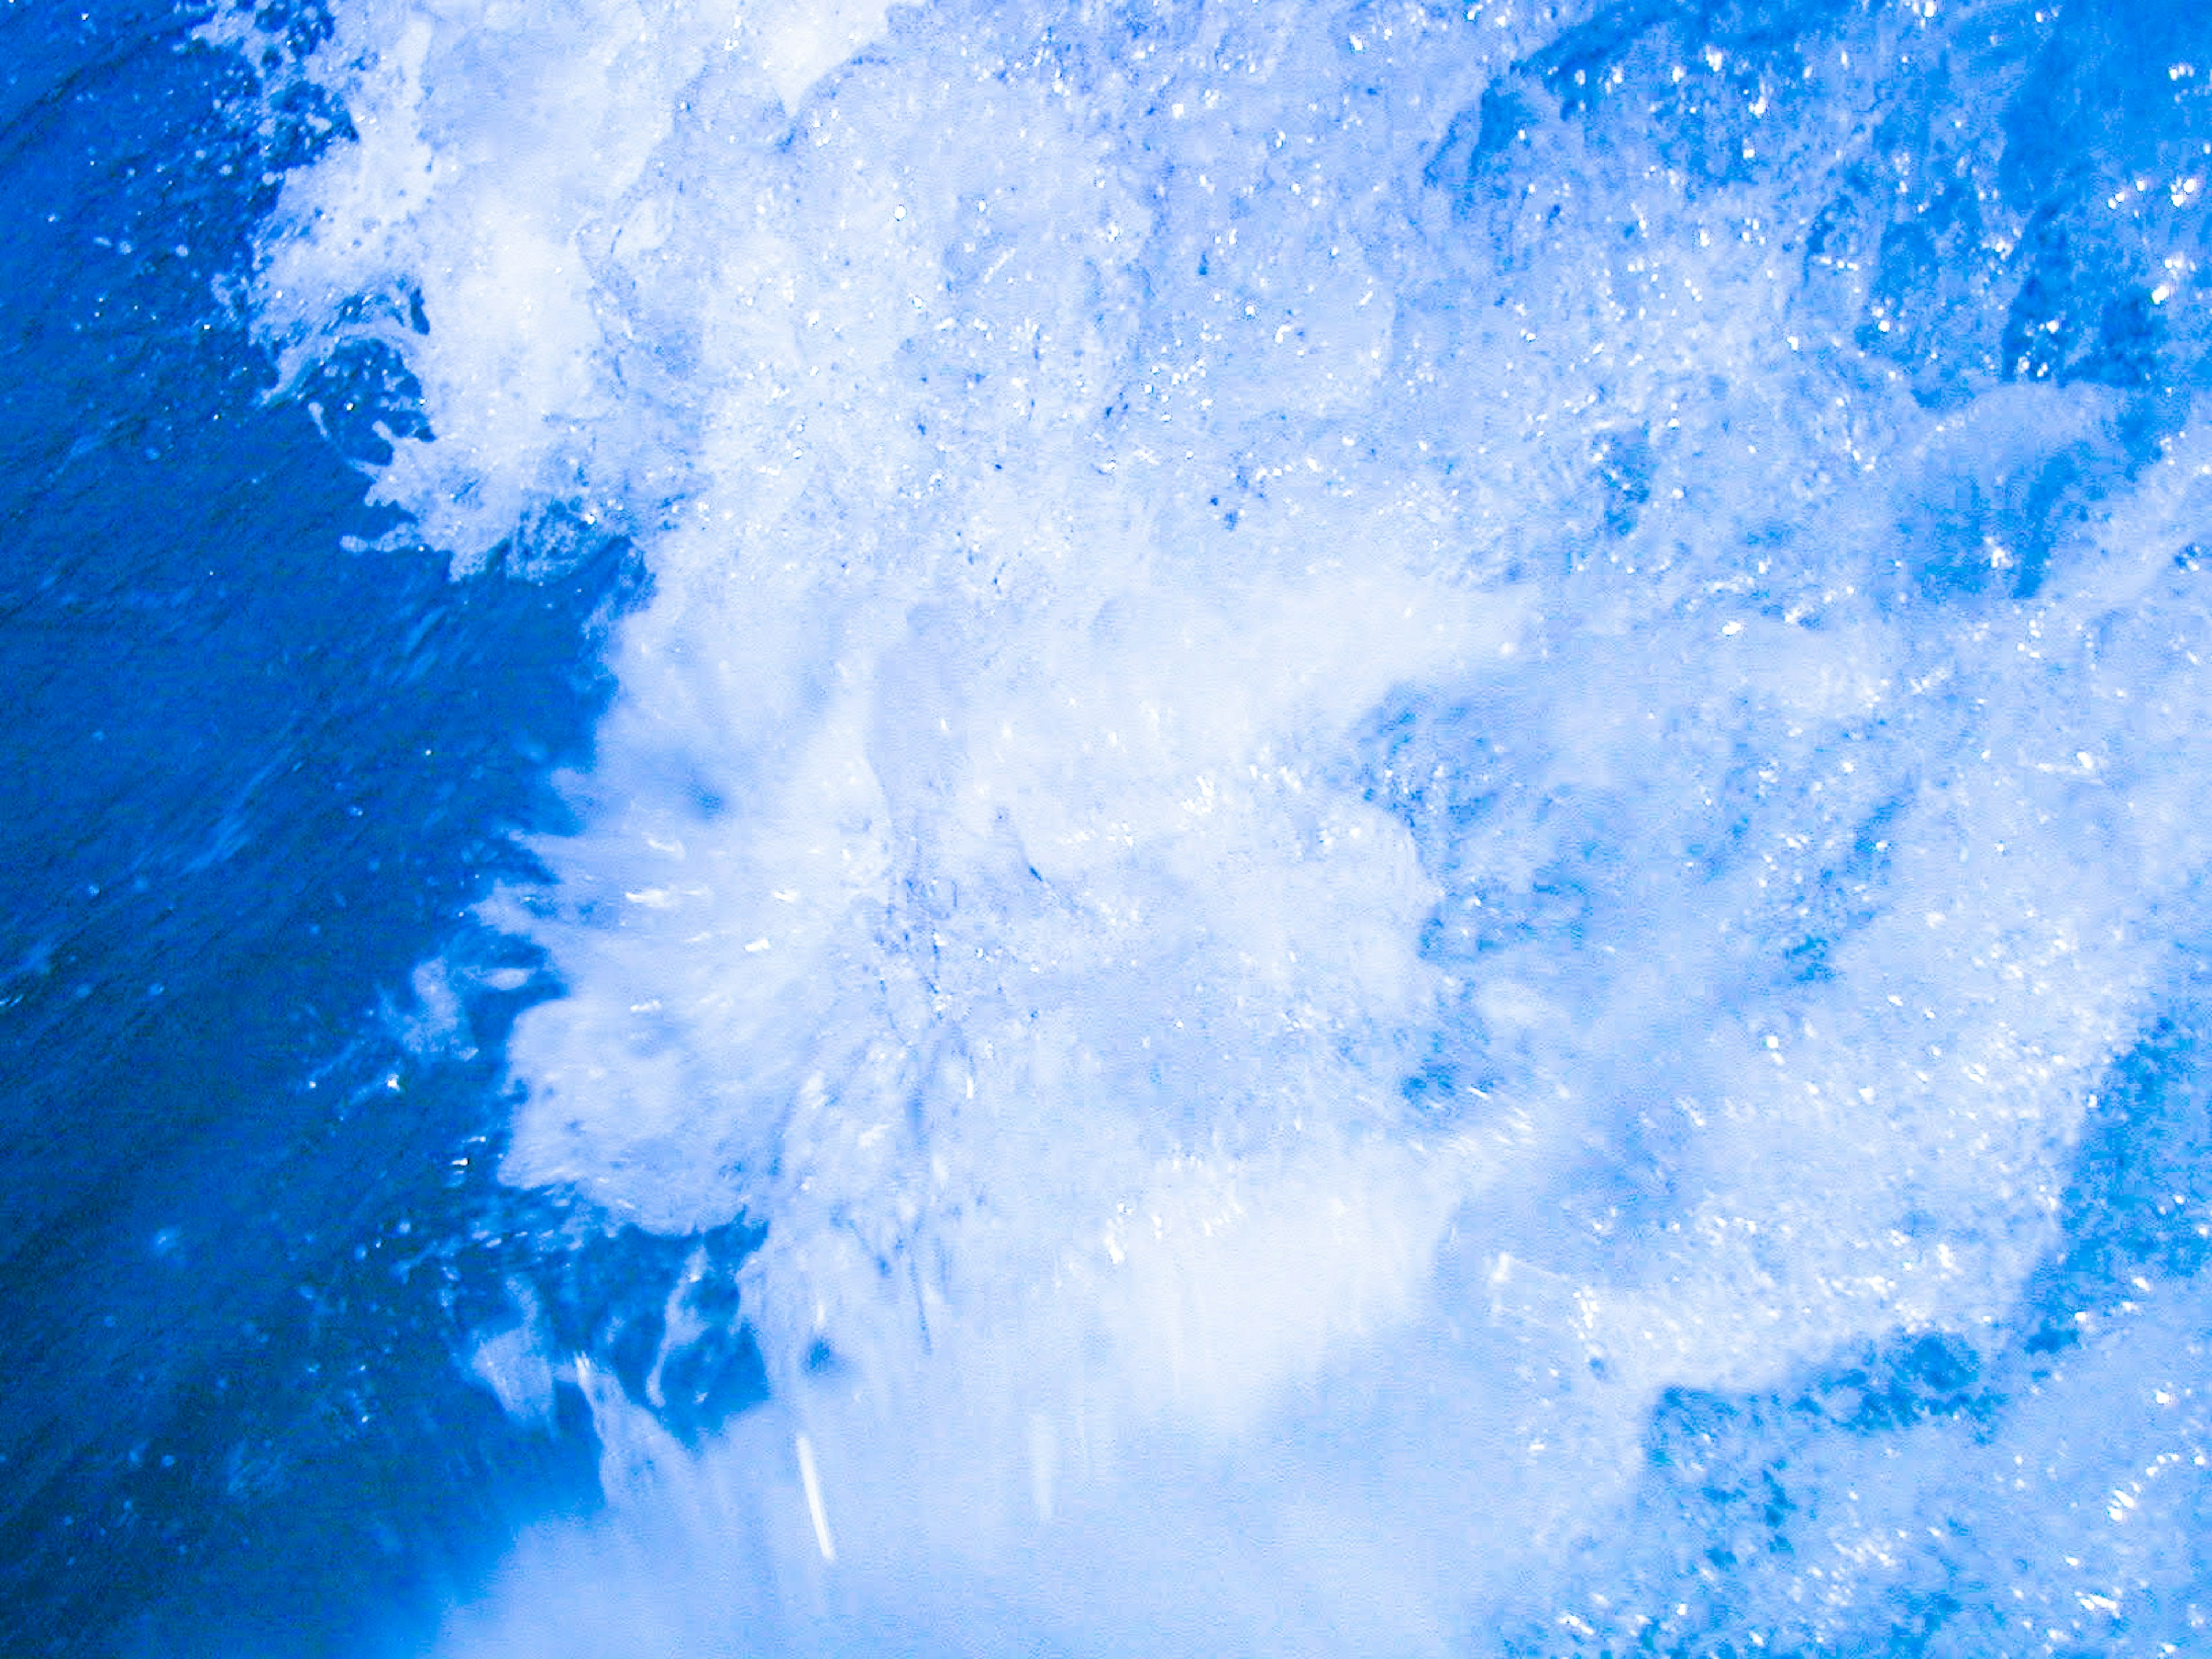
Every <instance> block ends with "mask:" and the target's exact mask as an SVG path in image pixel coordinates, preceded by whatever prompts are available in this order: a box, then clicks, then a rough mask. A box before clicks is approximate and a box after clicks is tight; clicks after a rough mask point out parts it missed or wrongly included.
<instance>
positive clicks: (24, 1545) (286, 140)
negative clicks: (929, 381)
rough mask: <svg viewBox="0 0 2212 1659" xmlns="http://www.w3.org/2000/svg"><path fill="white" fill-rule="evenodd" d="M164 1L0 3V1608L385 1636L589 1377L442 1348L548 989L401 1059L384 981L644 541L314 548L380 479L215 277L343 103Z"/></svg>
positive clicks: (246, 1631)
mask: <svg viewBox="0 0 2212 1659" xmlns="http://www.w3.org/2000/svg"><path fill="white" fill-rule="evenodd" d="M197 21H198V17H197V15H196V14H194V13H192V12H191V11H184V12H178V11H173V10H171V9H168V8H167V7H164V6H159V5H146V4H140V3H131V0H120V3H99V4H95V5H92V6H89V7H80V6H77V5H73V4H54V3H30V4H25V3H16V4H11V5H9V7H8V9H7V10H6V12H5V14H4V15H0V75H3V76H4V82H0V85H4V91H0V350H4V352H5V354H6V356H5V368H4V371H0V713H4V720H0V896H4V902H0V1170H4V1180H0V1308H4V1310H5V1315H4V1321H0V1329H4V1335H0V1342H3V1343H4V1348H5V1354H6V1360H5V1364H4V1367H0V1653H6V1654H9V1655H24V1656H29V1655H33V1654H60V1653H68V1654H80V1653H82V1654H108V1653H113V1654H139V1653H149V1654H150V1653H161V1654H177V1655H188V1654H197V1653H216V1652H252V1653H262V1654H270V1655H289V1654H299V1655H307V1654H321V1653H337V1652H341V1651H352V1650H357V1649H358V1647H359V1646H360V1644H361V1643H362V1639H363V1638H366V1637H368V1636H370V1635H372V1634H374V1632H378V1631H379V1630H380V1629H385V1628H386V1627H387V1626H389V1627H390V1633H391V1635H392V1637H393V1638H394V1639H399V1638H404V1636H405V1635H406V1634H407V1633H408V1631H409V1628H410V1627H409V1626H407V1624H406V1619H407V1617H408V1616H409V1614H410V1610H412V1613H414V1614H416V1615H421V1614H422V1613H426V1612H427V1611H428V1609H429V1608H431V1607H434V1606H435V1603H436V1601H438V1599H439V1598H440V1597H441V1595H444V1594H446V1593H447V1592H448V1591H450V1590H451V1589H453V1588H454V1587H455V1586H456V1585H458V1584H460V1583H465V1581H466V1577H467V1575H468V1574H469V1573H470V1572H471V1571H473V1570H474V1569H475V1568H476V1566H477V1565H479V1564H480V1563H482V1562H483V1560H485V1559H488V1558H489V1555H490V1554H491V1553H493V1552H495V1551H496V1549H497V1548H498V1547H499V1545H500V1544H501V1541H503V1539H504V1537H505V1536H506V1532H505V1528H507V1525H508V1524H509V1523H510V1522H511V1521H512V1520H513V1518H514V1517H515V1516H520V1515H525V1514H529V1513H533V1512H537V1511H539V1510H544V1509H545V1508H547V1507H549V1506H550V1507H562V1506H569V1505H573V1504H579V1503H583V1502H586V1501H588V1499H589V1498H590V1496H591V1494H592V1491H593V1475H592V1444H591V1442H590V1439H589V1436H588V1433H587V1432H586V1430H585V1427H584V1425H582V1423H581V1421H580V1413H579V1412H577V1411H575V1410H570V1411H569V1412H568V1416H567V1417H566V1418H565V1419H564V1420H563V1422H562V1424H561V1425H558V1427H557V1429H556V1431H553V1432H541V1433H535V1434H532V1433H525V1432H523V1431H519V1430H516V1429H513V1428H512V1427H510V1426H509V1425H508V1424H507V1421H506V1419H504V1418H503V1416H502V1415H501V1413H500V1411H499V1409H498V1407H496V1405H495V1403H494V1402H493V1401H492V1400H491V1399H490V1397H489V1395H486V1394H485V1393H484V1392H483V1390H482V1389H479V1388H477V1387H474V1386H471V1384H470V1383H468V1382H467V1381H466V1380H465V1376H464V1372H463V1370H462V1369H461V1367H460V1366H459V1364H457V1362H456V1359H455V1354H456V1352H458V1351H459V1348H460V1347H461V1346H462V1341H461V1336H460V1333H462V1332H464V1331H465V1330H466V1329H468V1328H471V1326H473V1325H475V1324H477V1323H479V1322H481V1321H482V1320H483V1319H484V1318H485V1317H487V1316H493V1315H495V1314H496V1313H497V1311H498V1309H499V1307H500V1305H501V1298H503V1297H504V1296H505V1295H506V1292H505V1291H504V1289H503V1288H502V1287H503V1283H504V1280H505V1279H506V1277H507V1274H508V1273H511V1272H517V1271H521V1272H528V1271H531V1270H532V1264H534V1263H536V1262H538V1261H539V1260H540V1259H541V1258H547V1257H548V1256H549V1252H547V1251H546V1250H545V1249H544V1248H542V1246H540V1245H539V1244H538V1243H532V1239H533V1238H534V1237H538V1235H540V1234H542V1233H544V1232H545V1231H548V1230H555V1231H557V1230H558V1229H559V1228H560V1227H561V1226H562V1225H564V1224H563V1218H562V1216H561V1215H560V1214H559V1213H558V1212H556V1211H553V1210H550V1209H547V1208H544V1207H542V1206H541V1207H539V1208H538V1209H534V1210H531V1211H529V1212H527V1213H525V1212H523V1211H522V1210H521V1209H520V1208H519V1207H518V1206H514V1205H512V1204H510V1203H508V1202H507V1200H504V1199H502V1198H501V1197H500V1196H499V1195H498V1194H497V1192H496V1190H495V1187H494V1185H493V1183H492V1182H491V1178H490V1170H489V1165H490V1162H491V1159H490V1158H489V1157H488V1156H487V1155H486V1154H487V1151H488V1147H489V1142H488V1141H487V1139H485V1138H486V1137H488V1136H489V1135H492V1134H494V1133H495V1129H496V1118H497V1103H496V1100H495V1092H494V1079H495V1055H496V1054H497V1052H498V1048H499V1042H498V1037H499V1032H500V1029H501V1023H502V1022H503V1021H504V1019H506V1018H510V1017H511V1015H512V1013H513V1008H514V1006H517V1005H518V1004H519V1002H520V1000H521V999H523V998H525V997H527V996H530V995H533V994H538V991H536V990H534V989H531V988H526V989H524V990H522V991H520V992H517V993H515V994H511V995H508V996H506V997H505V998H503V999H502V998H499V997H493V998H489V999H486V1000H480V1002H479V1004H478V1006H477V1010H476V1014H477V1019H478V1021H479V1024H480V1029H479V1030H478V1032H477V1042H476V1044H475V1046H476V1048H477V1050H478V1051H479V1052H478V1057H477V1058H473V1059H457V1060H453V1062H452V1063H450V1064H448V1065H447V1066H445V1067H444V1068H442V1070H441V1072H440V1073H438V1074H437V1075H435V1076H425V1075H423V1074H422V1068H420V1067H419V1066H413V1065H411V1064H410V1062H408V1061H407V1060H406V1057H405V1055H404V1054H403V1053H402V1052H401V1051H400V1049H399V1048H398V1045H397V1043H396V1042H393V1041H392V1040H391V1039H390V1038H389V1037H388V1036H385V1035H384V1025H385V1024H386V1022H383V1021H380V1018H379V1007H380V1000H381V999H384V998H386V997H388V996H392V995H396V994H402V993H403V992H404V987H405V985H406V983H407V978H408V974H409V971H410V968H411V967H412V966H413V964H414V963H416V962H417V961H418V960H420V959H421V958H422V957H424V956H425V955H427V954H428V953H431V952H432V951H435V950H436V949H437V948H438V947H439V946H440V945H441V944H443V943H445V942H446V941H447V940H448V939H451V938H453V936H454V935H455V933H456V932H457V930H459V929H460V928H461V927H462V921H461V919H462V918H463V917H464V915H465V912H466V910H467V908H468V907H469V905H470V904H471V902H472V901H473V900H474V899H475V898H477V896H480V895H481V894H482V893H483V892H484V891H485V890H486V888H487V886H488V884H489V883H490V882H491V881H492V880H493V879H495V877H497V876H498V875H499V874H501V872H507V873H509V874H512V873H514V872H517V871H519V870H520V868H521V860H520V858H519V856H518V855H517V854H515V853H514V852H513V850H512V848H511V847H510V845H509V843H508V842H507V838H506V837H507V832H508V831H510V830H511V829H515V828H518V827H530V826H540V827H543V826H545V825H547V824H549V823H552V822H553V821H554V819H553V817H552V816H551V814H552V813H553V811H554V809H553V807H552V805H551V803H550V796H549V794H548V792H547V790H546V787H545V785H544V777H545V775H546V773H547V770H548V769H549V767H550V765H551V764H552V763H555V762H556V761H559V760H562V759H566V760H568V761H571V762H574V761H576V760H578V759H580V758H581V757H582V756H583V748H584V744H585V742H586V734H587V732H588V729H589V726H590V723H591V720H592V717H593V715H594V713H595V711H596V710H597V709H598V708H599V706H600V705H601V702H603V699H604V696H605V687H604V685H603V684H602V683H601V680H600V678H599V675H598V673H597V671H596V670H595V669H594V667H593V666H592V664H593V661H594V653H593V649H592V641H593V639H594V638H595V636H596V634H597V632H598V630H599V629H602V628H603V627H604V625H605V620H606V618H607V617H608V616H609V615H611V613H612V612H613V611H615V610H617V609H618V608H619V606H620V605H622V604H623V602H624V599H625V596H626V595H627V594H629V592H633V591H634V590H635V570H634V562H633V561H632V560H631V559H630V557H629V555H628V553H627V550H624V549H623V548H621V547H620V546H610V547H607V548H604V549H602V550H599V553H598V554H597V556H595V557H593V558H591V559H588V560H586V562H584V563H583V564H582V566H581V567H580V568H578V569H577V570H575V571H574V573H573V574H571V575H570V576H569V577H568V578H566V579H565V580H562V581H560V582H557V583H554V584H551V585H548V586H528V585H525V584H521V583H514V582H508V581H506V580H499V579H496V578H494V579H489V580H483V581H478V582H474V583H468V584H459V585H455V584H452V583H449V582H448V581H447V578H446V574H445V567H444V561H443V559H442V558H441V557H440V556H437V555H435V554H432V553H429V552H427V551H424V550H419V549H416V550H409V549H403V550H398V551H390V552H348V551H346V550H344V547H343V538H348V537H356V538H373V537H374V536H375V535H377V534H378V533H379V532H382V531H384V530H386V529H387V528H388V527H389V526H388V524H387V523H386V521H384V520H381V519H380V518H379V517H378V516H377V515H376V514H374V513H372V512H370V511H369V510H368V509H366V508H365V507H363V506H362V496H363V484H364V480H363V477H362V475H361V473H360V472H359V471H356V469H355V468H354V467H352V466H351V465H349V464H348V463H347V460H346V459H345V458H344V457H343V455H342V454H341V453H338V451H337V449H336V448H335V447H333V445H332V444H331V442H330V441H326V440H325V437H324V435H322V433H321V432H320V431H319V430H318V428H317V426H316V424H315V422H313V420H312V419H311V418H310V416H309V415H308V414H307V412H306V410H304V408H303V407H302V406H301V403H300V402H299V401H297V400H291V401H283V402H277V403H274V404H271V403H269V402H266V401H265V400H264V394H265V393H266V392H267V390H268V387H269V385H270V370H269V368H268V365H267V364H266V362H264V359H263V357H262V356H259V355H258V354H257V353H256V352H255V351H254V350H253V349H251V347H250V346H249V344H248V343H247V341H246V338H245V336H244V332H243V329H242V326H241V325H240V322H239V321H238V320H237V319H235V318H234V317H233V316H232V315H230V314H228V313H227V312H226V310H225V308H224V307H223V306H222V305H221V304H220V303H219V302H218V300H217V298H216V284H217V283H218V282H219V280H221V279H222V278H224V277H225V276H236V275H237V274H239V273H241V272H242V271H244V270H246V267H247V264H248V262H249V257H250V247H249V242H250V238H251V235H252V230H253V228H254V226H255V224H256V222H257V221H258V218H259V217H260V216H262V215H263V214H264V212H265V211H266V210H267V209H268V208H269V206H270V203H271V201H272V199H273V195H274V190H275V187H276V183H277V181H278V179H279V178H280V176H281V173H282V170H283V168H284V167H287V166H288V165H291V164H295V163H296V162H297V161H300V160H301V159H303V158H304V157H305V156H307V155H310V154H312V153H313V149H314V148H315V146H317V145H318V144H319V143H325V142H328V141H329V140H330V139H331V137H332V136H333V135H334V134H342V131H343V118H342V117H338V116H337V115H336V112H331V111H326V110H323V109H320V108H319V107H318V106H317V105H316V102H315V100H313V99H299V100H294V102H293V104H292V106H291V107H289V109H287V110H281V111H279V112H277V113H276V117H275V118H271V119H268V120H264V119H262V118H261V115H260V112H258V111H256V110H254V109H253V108H252V106H250V105H246V104H241V102H240V100H242V99H245V98H246V96H247V95H248V94H251V93H252V91H253V90H254V88H253V85H252V77H251V76H249V75H248V74H247V72H246V70H245V68H244V67H243V66H242V65H241V64H240V63H239V61H238V60H237V59H235V58H228V57H226V56H225V55H222V54H220V53H217V52H214V51H211V50H210V49H208V48H206V47H205V46H198V45H195V44H193V43H192V42H191V40H190V39H189V35H190V31H191V27H192V26H193V24H194V23H195V22H197ZM272 21H273V22H274V23H275V24H276V29H275V30H274V31H273V32H272V33H271V35H270V43H271V46H276V45H278V44H280V41H281V34H282V31H283V28H284V27H292V28H295V29H296V30H298V31H301V32H309V33H311V32H312V31H313V29H314V28H315V27H316V21H315V19H314V17H313V15H312V14H306V13H303V14H301V15H300V16H298V17H297V18H296V19H293V20H283V19H276V20H272ZM325 402H326V404H328V405H329V407H330V409H331V412H332V413H333V414H337V413H341V412H342V410H343V402H344V398H343V397H331V398H326V399H325ZM341 435H343V433H342V432H341ZM499 948H500V947H499V946H498V945H497V944H496V943H495V942H488V943H487V945H486V946H485V949H486V950H487V951H489V952H492V953H494V954H495V953H496V952H497V951H498V950H499ZM521 965H524V966H527V965H528V964H527V963H523V964H521ZM673 1248H675V1247H647V1246H643V1245H641V1246H640V1247H639V1250H640V1251H641V1253H642V1254H643V1255H645V1256H647V1257H652V1256H653V1251H654V1250H655V1249H659V1253H660V1255H666V1254H667V1253H668V1250H669V1249H673ZM634 1254H635V1252H634ZM550 1259H552V1260H555V1261H558V1262H560V1263H562V1268H561V1271H562V1273H565V1274H566V1279H563V1280H562V1282H560V1283H557V1284H554V1285H551V1286H550V1290H549V1293H548V1305H549V1306H550V1308H551V1309H552V1310H553V1314H554V1316H555V1318H556V1321H558V1322H561V1323H562V1324H563V1325H564V1326H575V1325H578V1324H583V1325H591V1324H593V1323H594V1322H599V1323H603V1322H604V1319H603V1318H601V1317H599V1316H595V1314H594V1313H593V1311H592V1297H594V1296H595V1295H601V1294H602V1293H601V1292H600V1291H598V1290H597V1289H595V1285H594V1283H593V1282H591V1279H590V1275H591V1274H592V1273H593V1272H595V1271H597V1270H596V1269H595V1268H593V1267H592V1263H593V1262H594V1261H599V1259H600V1256H599V1255H595V1254H594V1253H592V1252H590V1251H586V1252H583V1253H582V1254H580V1255H572V1254H571V1253H569V1252H568V1251H566V1250H562V1251H557V1252H551V1253H550ZM609 1259H610V1260H612V1259H614V1258H611V1257H610V1258H609ZM657 1259H658V1258H657V1257H656V1258H654V1260H657ZM652 1270H653V1261H633V1262H629V1263H628V1264H626V1265H625V1266H624V1267H623V1273H622V1274H620V1275H617V1278H620V1279H642V1278H645V1277H647V1276H649V1274H650V1273H651V1271H652ZM669 1271H671V1272H672V1271H673V1269H672V1267H671V1268H670V1269H669ZM577 1340H578V1343H579V1346H581V1345H582V1342H583V1340H584V1338H583V1337H582V1335H581V1334H579V1335H578V1336H577ZM571 1403H572V1405H573V1403H574V1402H573V1401H572V1402H571ZM395 1619H396V1620H398V1624H396V1625H394V1624H393V1623H392V1621H393V1620H395Z"/></svg>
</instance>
